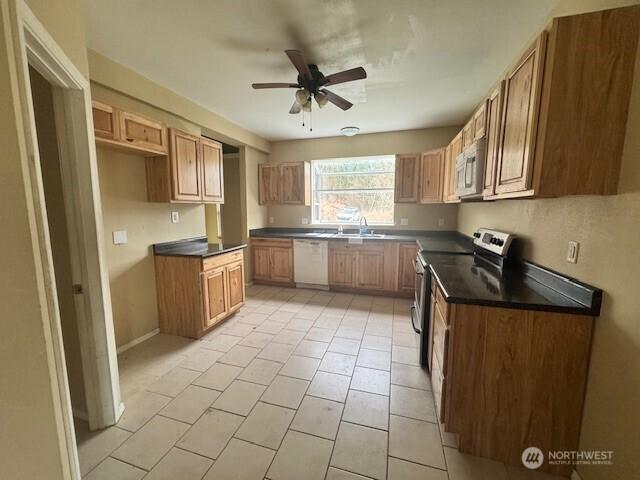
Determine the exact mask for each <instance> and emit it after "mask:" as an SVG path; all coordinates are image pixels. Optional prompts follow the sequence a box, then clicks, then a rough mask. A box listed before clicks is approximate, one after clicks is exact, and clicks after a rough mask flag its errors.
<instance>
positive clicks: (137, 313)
mask: <svg viewBox="0 0 640 480" xmlns="http://www.w3.org/2000/svg"><path fill="white" fill-rule="evenodd" d="M91 93H92V97H93V98H94V99H96V100H99V101H101V102H105V103H108V104H110V105H114V106H117V107H120V108H123V109H127V110H129V111H133V112H137V113H140V114H142V115H146V116H149V117H150V118H154V119H156V120H161V121H163V122H165V123H166V124H167V125H169V126H171V127H176V128H180V129H182V130H185V131H187V132H190V133H193V134H195V135H199V134H200V127H198V126H197V125H194V124H192V123H190V122H187V121H185V120H182V119H180V118H178V117H175V116H173V115H171V114H169V113H166V112H164V111H161V110H158V109H156V108H154V107H152V106H149V105H146V104H143V103H142V102H139V101H137V100H134V99H132V98H129V97H125V96H124V95H121V94H119V93H117V92H114V91H112V90H110V89H108V88H105V87H102V86H100V85H97V84H95V83H92V84H91ZM97 151H98V169H99V171H98V176H99V179H100V193H101V196H102V213H103V216H104V234H105V244H106V246H107V248H106V253H107V263H108V268H109V280H110V285H111V303H112V307H113V324H114V329H115V336H116V345H117V346H119V347H120V346H122V345H124V344H127V343H129V342H131V341H132V340H135V339H136V338H139V337H141V336H142V335H144V334H147V333H149V332H151V331H153V330H155V329H156V328H158V310H157V306H156V286H155V270H154V265H153V253H152V248H151V245H152V244H154V243H160V242H169V241H172V240H180V239H183V238H189V237H195V236H200V235H206V227H205V211H204V209H205V207H204V205H180V204H169V203H152V202H147V188H146V178H145V166H144V157H142V156H140V155H134V154H130V153H124V152H121V151H117V150H111V149H107V148H103V147H98V149H97ZM172 211H177V212H179V213H180V222H179V223H176V224H173V223H171V212H172ZM115 230H126V231H127V236H128V239H127V240H128V243H127V244H126V245H114V244H113V237H112V233H113V231H115Z"/></svg>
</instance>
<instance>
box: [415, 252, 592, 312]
mask: <svg viewBox="0 0 640 480" xmlns="http://www.w3.org/2000/svg"><path fill="white" fill-rule="evenodd" d="M427 258H428V261H429V264H430V269H431V273H432V274H433V275H434V277H435V278H436V281H437V282H438V285H439V286H440V287H441V288H442V293H443V294H444V297H445V299H446V301H447V302H448V303H460V304H467V305H485V306H494V307H503V308H516V309H523V310H540V311H548V312H561V313H573V314H580V315H591V316H597V315H599V314H600V304H601V300H602V291H601V290H599V289H597V288H595V287H591V286H589V285H586V284H584V283H581V282H579V281H577V280H575V279H572V278H569V277H566V276H562V275H560V274H558V273H556V272H553V271H551V270H548V269H545V268H543V267H540V266H538V265H535V264H531V263H526V262H523V263H522V264H520V263H514V264H513V265H512V266H509V267H505V268H504V269H503V270H502V271H500V270H499V269H498V268H496V267H495V266H493V265H492V264H490V263H488V262H486V261H484V260H482V259H479V258H477V257H476V256H472V255H442V254H431V255H427Z"/></svg>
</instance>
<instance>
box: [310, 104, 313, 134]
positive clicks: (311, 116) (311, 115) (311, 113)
mask: <svg viewBox="0 0 640 480" xmlns="http://www.w3.org/2000/svg"><path fill="white" fill-rule="evenodd" d="M309 102H311V100H309ZM309 131H310V132H313V103H311V107H310V108H309Z"/></svg>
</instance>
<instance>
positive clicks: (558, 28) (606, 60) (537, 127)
mask: <svg viewBox="0 0 640 480" xmlns="http://www.w3.org/2000/svg"><path fill="white" fill-rule="evenodd" d="M639 33H640V6H632V7H624V8H616V9H611V10H603V11H599V12H593V13H585V14H581V15H572V16H567V17H559V18H554V20H553V23H552V24H551V27H550V28H549V30H548V31H545V32H543V33H542V34H541V35H540V36H539V38H538V39H537V40H536V41H535V42H534V44H533V45H531V46H530V47H529V48H528V49H527V50H526V51H525V52H524V54H523V55H522V57H521V58H520V59H519V60H518V62H516V64H515V65H514V66H513V67H512V68H511V69H510V70H509V72H508V74H507V75H506V78H505V87H504V100H503V103H502V118H501V132H500V140H499V146H498V150H497V151H498V155H497V163H496V165H495V168H496V173H495V180H494V186H495V195H494V197H493V198H510V197H524V196H529V197H530V196H535V197H557V196H562V195H586V194H593V195H609V194H615V193H617V188H618V180H619V174H620V162H621V158H622V149H623V144H624V137H625V131H626V123H627V116H628V110H629V98H630V94H631V86H632V83H633V74H634V67H635V60H636V50H637V44H638V36H639ZM485 187H486V184H485Z"/></svg>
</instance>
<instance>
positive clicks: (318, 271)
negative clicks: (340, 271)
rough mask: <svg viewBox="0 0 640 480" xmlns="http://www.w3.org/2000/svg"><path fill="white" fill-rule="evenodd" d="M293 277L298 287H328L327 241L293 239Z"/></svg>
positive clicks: (325, 288) (324, 288)
mask: <svg viewBox="0 0 640 480" xmlns="http://www.w3.org/2000/svg"><path fill="white" fill-rule="evenodd" d="M293 279H294V281H295V282H296V286H299V287H306V288H320V289H323V290H328V289H329V242H327V241H326V240H324V241H322V240H294V241H293Z"/></svg>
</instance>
